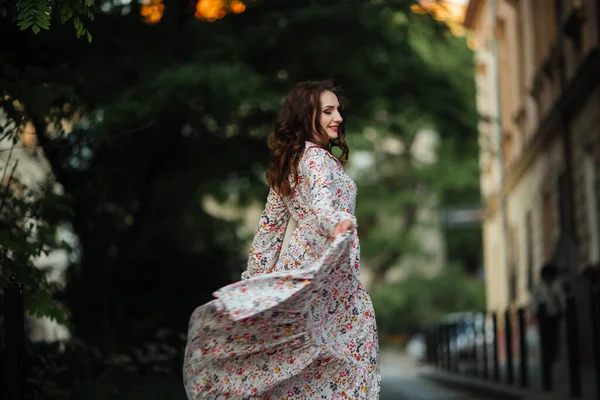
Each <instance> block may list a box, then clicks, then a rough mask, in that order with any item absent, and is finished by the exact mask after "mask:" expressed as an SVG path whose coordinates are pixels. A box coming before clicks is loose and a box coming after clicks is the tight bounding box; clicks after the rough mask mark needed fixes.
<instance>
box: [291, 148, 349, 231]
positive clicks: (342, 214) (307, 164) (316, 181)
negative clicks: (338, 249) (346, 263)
mask: <svg viewBox="0 0 600 400" xmlns="http://www.w3.org/2000/svg"><path fill="white" fill-rule="evenodd" d="M336 163H337V161H336V160H335V159H334V158H333V156H332V155H331V154H330V153H329V152H328V151H327V150H325V149H321V148H319V147H310V148H308V149H306V153H305V155H304V157H303V158H302V162H301V165H300V171H301V173H302V176H304V177H305V179H307V181H308V182H307V183H308V186H309V196H310V199H308V202H309V207H310V208H311V210H312V211H313V213H314V214H315V216H316V217H317V221H318V226H319V230H320V231H321V233H322V234H323V235H324V236H326V237H330V238H332V237H333V236H334V235H335V233H336V232H335V228H336V226H338V224H339V223H340V222H342V221H351V224H349V225H348V226H349V227H352V228H356V217H354V215H352V214H350V213H348V212H346V211H337V210H336V209H335V205H334V204H335V199H336V196H337V195H339V193H338V192H337V190H336V189H335V187H334V185H333V184H332V183H333V182H332V177H333V174H334V171H335V169H336V168H338V165H337V164H336ZM334 191H335V193H334Z"/></svg>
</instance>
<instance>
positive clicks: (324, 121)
mask: <svg viewBox="0 0 600 400" xmlns="http://www.w3.org/2000/svg"><path fill="white" fill-rule="evenodd" d="M319 100H320V101H319V103H320V107H321V110H320V111H321V115H320V116H319V123H320V124H321V127H322V128H323V130H324V131H325V132H326V133H327V137H328V138H329V139H330V140H331V139H337V138H338V131H339V126H340V124H341V123H342V121H343V118H342V115H341V114H340V102H339V100H338V98H337V96H336V95H335V94H334V93H333V92H330V91H325V92H323V93H321V97H320V99H319Z"/></svg>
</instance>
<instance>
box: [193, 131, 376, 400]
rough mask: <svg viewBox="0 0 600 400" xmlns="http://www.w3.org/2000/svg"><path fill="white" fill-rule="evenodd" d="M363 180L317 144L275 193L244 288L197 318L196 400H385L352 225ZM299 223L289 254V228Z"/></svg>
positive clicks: (227, 293)
mask: <svg viewBox="0 0 600 400" xmlns="http://www.w3.org/2000/svg"><path fill="white" fill-rule="evenodd" d="M355 202H356V184H355V183H354V182H353V181H352V179H350V177H349V176H348V175H347V174H346V173H345V172H344V171H343V169H342V166H341V164H340V163H339V162H338V161H337V159H336V158H335V157H334V156H333V155H331V154H330V153H329V152H328V151H326V150H324V149H322V148H320V147H318V146H317V145H316V144H314V143H312V142H306V148H305V151H304V154H303V156H302V159H301V160H300V163H299V166H298V183H297V185H296V186H295V187H294V190H293V193H292V195H291V196H289V197H285V198H284V197H281V196H279V195H278V194H277V193H276V192H275V191H274V190H271V191H270V193H269V196H268V198H267V204H266V206H265V209H264V211H263V213H262V215H261V217H260V223H259V227H258V231H257V233H256V236H255V238H254V241H253V244H252V248H251V251H250V256H249V259H248V265H247V269H246V271H245V272H244V273H243V274H242V280H241V281H240V282H236V283H233V284H231V285H228V286H225V287H223V288H221V289H219V290H217V291H216V292H215V293H214V297H215V300H213V301H211V302H209V303H207V304H205V305H202V306H200V307H198V308H197V309H196V310H195V311H194V312H193V314H192V316H191V319H190V323H189V331H188V339H187V346H186V349H185V359H184V366H183V378H184V386H185V389H186V393H187V396H188V399H190V400H192V399H194V400H195V399H265V400H275V399H322V400H334V399H353V400H354V399H360V400H376V399H378V398H379V388H380V382H381V379H380V373H379V347H378V340H377V329H376V324H375V315H374V312H373V306H372V304H371V299H370V297H369V295H368V294H367V292H366V291H365V289H364V287H363V285H362V283H361V281H360V279H359V277H360V270H359V268H360V248H359V241H358V236H357V235H356V234H355V233H346V235H340V236H337V237H334V234H333V232H334V229H335V226H336V225H337V224H338V223H339V222H340V221H342V220H345V219H351V220H352V221H353V222H354V224H355V226H356V219H355V217H354V207H355ZM290 217H291V218H294V220H295V221H296V222H297V223H298V226H297V228H296V229H295V230H294V231H293V232H292V235H291V238H290V243H289V246H288V247H287V249H286V250H285V251H283V252H282V251H281V248H282V243H283V238H284V235H285V232H286V227H287V224H288V222H289V220H290Z"/></svg>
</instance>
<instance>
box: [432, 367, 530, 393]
mask: <svg viewBox="0 0 600 400" xmlns="http://www.w3.org/2000/svg"><path fill="white" fill-rule="evenodd" d="M421 377H422V378H425V379H428V380H430V381H433V382H434V383H436V384H438V385H440V386H444V387H447V388H449V389H454V390H458V391H460V392H464V393H468V394H472V395H474V396H477V397H481V398H482V399H486V400H488V399H489V400H492V399H497V400H530V399H532V394H531V392H527V391H525V390H521V389H518V388H514V387H507V386H505V385H503V384H499V383H496V382H491V381H484V380H480V379H477V378H473V377H464V376H460V375H456V374H451V373H445V372H439V371H428V372H423V373H421Z"/></svg>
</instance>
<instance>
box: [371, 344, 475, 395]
mask: <svg viewBox="0 0 600 400" xmlns="http://www.w3.org/2000/svg"><path fill="white" fill-rule="evenodd" d="M424 368H427V367H424V366H420V365H418V364H417V363H416V362H415V361H413V360H412V359H411V358H410V357H409V356H408V355H405V354H401V353H395V352H389V351H382V353H381V397H380V400H477V399H476V398H474V397H472V396H467V395H465V394H462V393H459V392H454V391H450V390H448V389H446V388H444V387H441V386H437V385H436V384H434V383H432V382H431V381H429V380H427V379H425V378H422V377H421V376H420V375H421V372H423V369H424Z"/></svg>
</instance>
